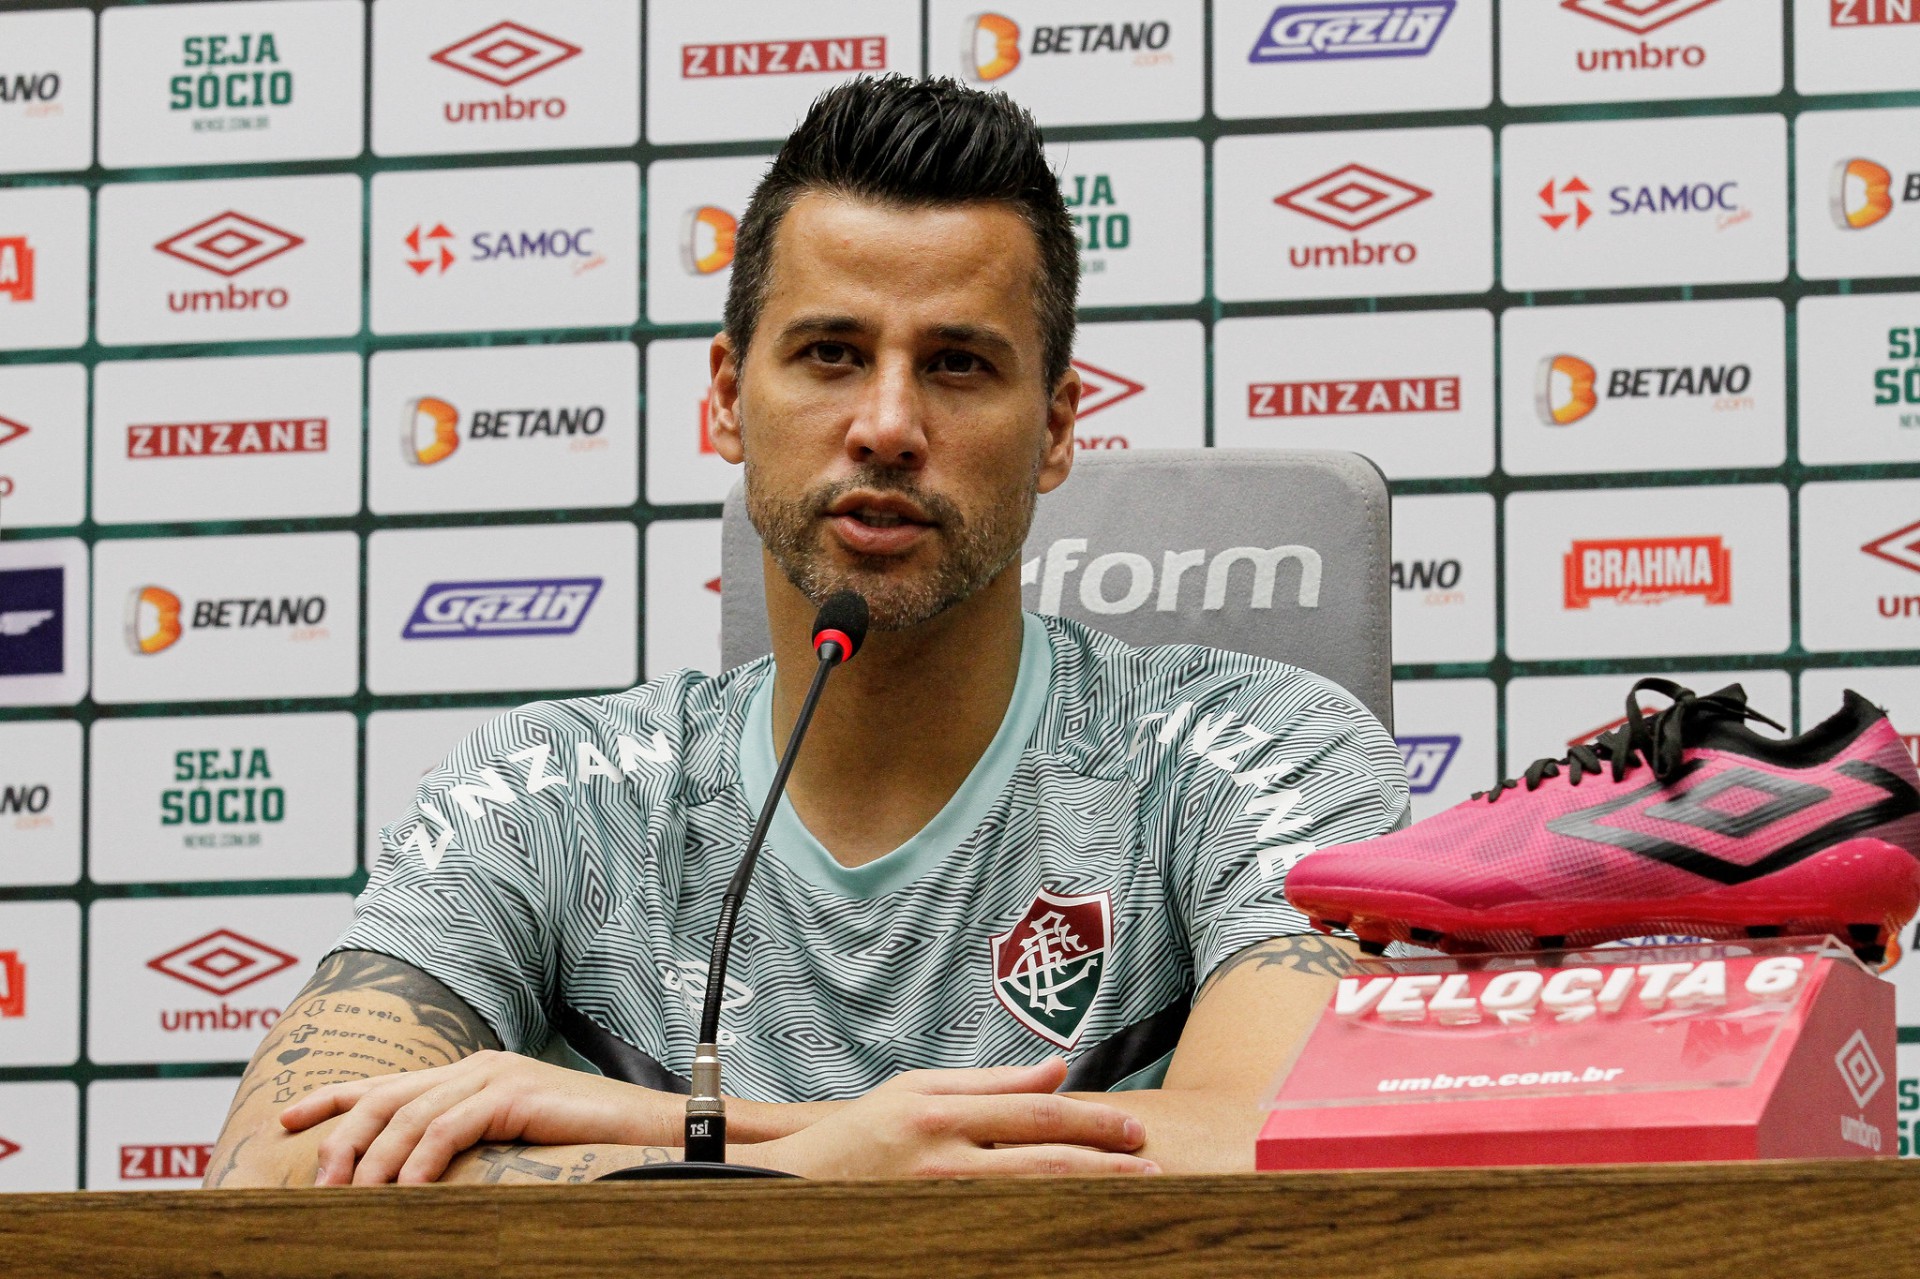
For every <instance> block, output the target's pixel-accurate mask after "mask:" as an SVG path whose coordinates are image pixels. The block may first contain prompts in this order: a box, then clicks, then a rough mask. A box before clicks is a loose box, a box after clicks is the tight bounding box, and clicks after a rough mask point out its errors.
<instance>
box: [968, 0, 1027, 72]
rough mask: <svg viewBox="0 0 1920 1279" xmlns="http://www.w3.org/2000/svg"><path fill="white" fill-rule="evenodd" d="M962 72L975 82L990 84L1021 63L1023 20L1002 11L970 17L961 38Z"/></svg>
mask: <svg viewBox="0 0 1920 1279" xmlns="http://www.w3.org/2000/svg"><path fill="white" fill-rule="evenodd" d="M960 49H961V53H960V72H961V74H962V75H964V76H965V77H966V78H967V79H969V80H971V81H973V82H974V83H975V84H989V83H991V82H993V81H995V80H998V79H999V78H1000V77H1001V76H1003V75H1006V74H1007V73H1008V72H1009V71H1012V70H1013V69H1014V68H1015V67H1017V66H1019V65H1020V24H1019V23H1017V22H1015V21H1014V20H1013V19H1012V18H1009V17H1006V16H1004V15H1003V14H998V13H976V14H975V15H973V17H971V18H968V19H967V26H966V32H965V34H964V35H962V37H961V40H960Z"/></svg>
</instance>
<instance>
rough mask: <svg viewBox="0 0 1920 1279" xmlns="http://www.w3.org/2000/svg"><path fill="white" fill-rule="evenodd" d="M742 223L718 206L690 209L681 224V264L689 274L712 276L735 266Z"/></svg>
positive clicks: (708, 205)
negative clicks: (737, 234)
mask: <svg viewBox="0 0 1920 1279" xmlns="http://www.w3.org/2000/svg"><path fill="white" fill-rule="evenodd" d="M739 227H740V221H739V219H738V218H735V217H734V216H733V214H731V213H729V212H727V211H726V210H725V209H722V208H720V207H719V206H717V205H712V204H703V205H701V206H700V207H698V208H695V209H688V210H687V216H686V217H685V218H684V219H683V220H682V221H681V223H680V264H681V265H682V266H684V267H686V268H687V273H688V274H689V275H712V274H714V273H715V272H718V271H724V270H726V269H727V268H728V267H730V266H732V265H733V237H734V233H735V232H736V231H738V230H739Z"/></svg>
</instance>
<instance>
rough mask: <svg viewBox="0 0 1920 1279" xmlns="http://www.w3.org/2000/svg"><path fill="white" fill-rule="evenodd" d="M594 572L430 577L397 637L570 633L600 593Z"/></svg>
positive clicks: (472, 636) (434, 637)
mask: <svg viewBox="0 0 1920 1279" xmlns="http://www.w3.org/2000/svg"><path fill="white" fill-rule="evenodd" d="M600 584H601V579H600V578H597V577H569V578H556V579H542V578H535V579H530V580H526V581H515V582H435V583H433V584H432V585H431V586H429V587H427V589H426V591H425V592H424V593H423V594H422V595H421V596H420V602H419V603H418V604H416V605H414V608H413V616H411V617H409V618H408V619H407V624H406V627H405V628H404V629H403V630H402V631H401V632H400V637H401V638H402V639H467V638H477V637H485V636H500V635H571V634H573V633H574V632H575V631H577V630H579V629H580V623H581V622H583V621H585V620H586V616H587V610H588V609H589V608H591V607H592V606H593V601H594V598H595V597H596V596H597V595H598V594H599V593H600Z"/></svg>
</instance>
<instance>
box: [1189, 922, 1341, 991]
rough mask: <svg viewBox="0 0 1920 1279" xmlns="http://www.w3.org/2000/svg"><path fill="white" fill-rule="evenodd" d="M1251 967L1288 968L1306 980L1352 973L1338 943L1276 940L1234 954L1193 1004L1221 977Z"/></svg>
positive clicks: (1310, 937) (1307, 936)
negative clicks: (1303, 975) (1303, 974)
mask: <svg viewBox="0 0 1920 1279" xmlns="http://www.w3.org/2000/svg"><path fill="white" fill-rule="evenodd" d="M1249 964H1251V965H1253V966H1254V968H1255V969H1261V968H1289V969H1292V970H1293V971H1294V972H1297V973H1305V974H1306V975H1307V976H1309V977H1345V976H1347V975H1348V974H1349V973H1351V972H1352V971H1353V956H1351V955H1349V954H1348V953H1347V952H1346V950H1345V949H1343V948H1342V947H1341V946H1340V945H1339V944H1338V943H1336V942H1334V941H1331V940H1329V939H1328V938H1325V937H1320V936H1317V935H1315V934H1313V933H1303V934H1301V935H1300V936H1298V937H1276V938H1274V939H1273V940H1272V941H1263V942H1257V943H1255V944H1254V945H1252V946H1248V947H1247V948H1245V949H1244V950H1240V951H1236V952H1235V953H1234V954H1233V955H1232V956H1230V957H1229V958H1228V959H1226V960H1225V961H1224V962H1222V963H1221V965H1220V966H1219V967H1218V968H1216V969H1214V970H1213V976H1211V977H1209V978H1207V984H1206V985H1204V986H1202V987H1201V988H1200V993H1199V994H1198V995H1196V996H1194V1000H1193V1002H1194V1003H1196V1004H1197V1003H1199V1002H1200V1001H1201V1000H1202V999H1205V998H1206V997H1207V992H1208V991H1210V990H1212V989H1213V988H1214V986H1216V985H1218V984H1219V981H1220V979H1221V978H1222V977H1225V976H1226V975H1227V974H1228V973H1230V972H1233V971H1234V970H1235V969H1237V968H1244V967H1246V966H1247V965H1249Z"/></svg>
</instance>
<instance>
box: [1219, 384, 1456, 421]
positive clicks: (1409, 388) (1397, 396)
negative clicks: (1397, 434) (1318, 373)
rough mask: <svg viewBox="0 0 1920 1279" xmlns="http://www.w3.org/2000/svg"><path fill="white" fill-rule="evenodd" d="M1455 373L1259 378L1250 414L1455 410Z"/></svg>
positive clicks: (1250, 393) (1335, 414) (1251, 391)
mask: <svg viewBox="0 0 1920 1279" xmlns="http://www.w3.org/2000/svg"><path fill="white" fill-rule="evenodd" d="M1459 409H1460V379H1459V378H1457V377H1391V378H1354V379H1350V380H1346V381H1329V382H1255V383H1253V384H1252V385H1250V386H1248V387H1247V416H1248V417H1349V416H1362V415H1367V414H1373V413H1457V412H1458V411H1459Z"/></svg>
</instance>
